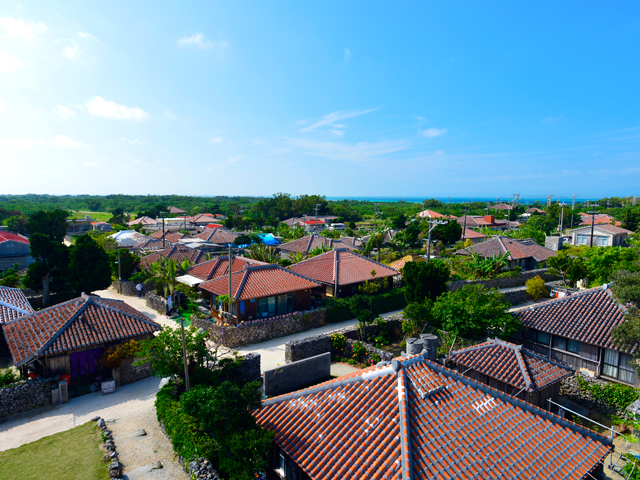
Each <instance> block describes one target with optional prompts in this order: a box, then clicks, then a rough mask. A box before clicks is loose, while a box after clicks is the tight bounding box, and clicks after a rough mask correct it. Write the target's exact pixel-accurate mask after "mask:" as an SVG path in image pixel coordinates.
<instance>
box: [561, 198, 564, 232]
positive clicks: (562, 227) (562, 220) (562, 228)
mask: <svg viewBox="0 0 640 480" xmlns="http://www.w3.org/2000/svg"><path fill="white" fill-rule="evenodd" d="M563 230H564V202H562V214H561V215H560V235H562V231H563Z"/></svg>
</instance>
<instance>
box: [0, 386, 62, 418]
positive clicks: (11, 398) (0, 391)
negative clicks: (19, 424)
mask: <svg viewBox="0 0 640 480" xmlns="http://www.w3.org/2000/svg"><path fill="white" fill-rule="evenodd" d="M58 381H59V378H46V379H34V380H27V381H26V382H24V383H17V384H14V385H10V386H8V387H4V388H0V418H5V417H8V416H9V415H15V414H16V413H22V412H26V411H28V410H33V409H34V408H40V407H44V406H45V405H51V404H52V394H51V392H52V390H53V389H54V388H57V387H58Z"/></svg>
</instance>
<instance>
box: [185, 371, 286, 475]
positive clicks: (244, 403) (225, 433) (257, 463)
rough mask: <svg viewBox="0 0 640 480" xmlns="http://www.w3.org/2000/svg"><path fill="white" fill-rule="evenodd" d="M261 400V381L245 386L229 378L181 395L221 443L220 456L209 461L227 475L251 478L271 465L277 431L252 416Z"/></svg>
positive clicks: (215, 440)
mask: <svg viewBox="0 0 640 480" xmlns="http://www.w3.org/2000/svg"><path fill="white" fill-rule="evenodd" d="M260 403H261V389H260V383H259V382H250V383H247V384H245V385H243V386H242V387H240V386H238V385H236V384H234V383H232V382H228V381H227V382H222V383H221V384H219V385H215V386H209V387H207V386H195V387H193V388H192V389H191V390H189V391H188V392H186V393H184V394H182V397H181V398H180V404H181V405H182V409H183V411H184V412H185V413H187V414H189V415H191V416H193V417H194V418H196V419H197V420H198V422H199V423H200V425H201V426H202V428H203V429H204V430H205V431H206V432H207V434H208V435H209V436H210V437H211V438H212V439H213V440H214V442H215V443H216V444H217V445H218V446H219V450H218V453H219V454H218V455H217V458H211V459H210V460H211V461H212V462H213V465H214V467H215V468H216V469H217V470H218V471H219V472H220V473H221V474H222V475H223V477H224V478H229V479H232V480H252V479H254V478H255V474H256V472H258V471H265V470H266V469H267V467H268V465H269V461H268V458H269V452H270V450H271V447H272V444H273V439H274V436H275V432H270V431H268V430H265V429H263V428H261V427H260V426H258V424H257V422H256V420H255V418H254V417H253V416H252V415H251V411H252V410H255V409H258V408H260Z"/></svg>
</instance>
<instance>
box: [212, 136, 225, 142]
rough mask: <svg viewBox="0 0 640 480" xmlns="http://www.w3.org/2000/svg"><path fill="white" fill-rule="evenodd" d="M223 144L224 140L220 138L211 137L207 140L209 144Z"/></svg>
mask: <svg viewBox="0 0 640 480" xmlns="http://www.w3.org/2000/svg"><path fill="white" fill-rule="evenodd" d="M222 142H224V138H222V137H213V138H211V139H210V140H209V143H222Z"/></svg>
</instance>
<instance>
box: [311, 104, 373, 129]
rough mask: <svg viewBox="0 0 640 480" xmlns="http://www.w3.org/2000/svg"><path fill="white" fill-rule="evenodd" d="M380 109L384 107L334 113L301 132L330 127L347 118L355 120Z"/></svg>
mask: <svg viewBox="0 0 640 480" xmlns="http://www.w3.org/2000/svg"><path fill="white" fill-rule="evenodd" d="M380 108H382V107H377V108H371V109H369V110H356V111H353V112H344V111H338V112H333V113H330V114H329V115H325V116H324V117H322V119H321V120H318V121H317V122H316V123H314V124H313V125H309V126H308V127H306V128H303V129H302V130H301V131H302V132H310V131H311V130H315V129H316V128H318V127H322V126H324V125H330V124H333V123H335V122H339V121H341V120H345V119H347V118H353V117H357V116H360V115H364V114H365V113H369V112H374V111H376V110H378V109H380Z"/></svg>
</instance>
